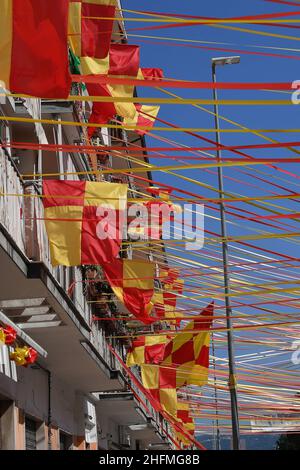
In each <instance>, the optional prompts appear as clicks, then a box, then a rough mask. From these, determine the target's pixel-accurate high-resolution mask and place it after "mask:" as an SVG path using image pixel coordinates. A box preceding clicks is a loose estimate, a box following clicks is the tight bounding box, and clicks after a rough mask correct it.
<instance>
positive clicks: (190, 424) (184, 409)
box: [175, 402, 195, 446]
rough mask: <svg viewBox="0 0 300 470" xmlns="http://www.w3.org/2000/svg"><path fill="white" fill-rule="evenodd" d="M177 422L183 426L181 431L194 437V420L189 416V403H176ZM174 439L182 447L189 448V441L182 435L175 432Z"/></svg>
mask: <svg viewBox="0 0 300 470" xmlns="http://www.w3.org/2000/svg"><path fill="white" fill-rule="evenodd" d="M177 420H178V421H180V423H182V425H183V429H184V430H185V431H186V433H187V434H188V435H190V436H191V437H194V434H195V422H194V418H193V417H192V416H191V409H190V404H189V403H183V402H178V405H177ZM175 434H176V437H177V439H178V441H179V442H181V443H182V444H183V445H184V446H189V445H190V444H191V441H190V440H189V439H188V438H187V436H185V435H184V434H182V433H180V432H178V431H175Z"/></svg>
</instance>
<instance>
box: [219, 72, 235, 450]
mask: <svg viewBox="0 0 300 470" xmlns="http://www.w3.org/2000/svg"><path fill="white" fill-rule="evenodd" d="M212 79H213V83H217V77H216V64H214V63H213V64H212ZM213 96H214V101H215V104H214V113H215V128H216V143H217V146H218V149H217V160H218V162H220V161H221V158H222V156H221V151H220V149H219V147H220V143H221V139H220V126H219V109H218V105H217V100H218V94H217V90H216V88H214V89H213ZM218 183H219V198H220V218H221V233H222V254H223V272H224V290H225V309H226V325H227V329H228V331H227V346H228V365H229V390H230V400H231V420H232V445H233V449H234V450H239V448H240V430H239V415H238V400H237V387H236V385H237V384H236V370H235V357H234V344H233V343H234V338H233V333H232V320H231V317H232V309H231V303H230V281H229V269H228V264H229V263H228V243H227V229H226V211H225V205H224V202H223V199H224V184H223V169H222V167H218Z"/></svg>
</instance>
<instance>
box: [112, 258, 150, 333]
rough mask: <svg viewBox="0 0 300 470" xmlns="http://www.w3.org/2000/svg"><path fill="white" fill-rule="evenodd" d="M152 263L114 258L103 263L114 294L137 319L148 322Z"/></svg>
mask: <svg viewBox="0 0 300 470" xmlns="http://www.w3.org/2000/svg"><path fill="white" fill-rule="evenodd" d="M154 269H155V266H154V263H150V262H147V261H136V260H128V259H124V260H122V259H116V260H114V261H113V262H112V263H105V264H104V265H103V270H104V273H105V276H106V278H107V280H108V282H109V283H110V286H111V288H112V289H113V291H114V293H115V295H116V296H117V297H118V299H119V300H120V301H121V302H122V303H123V304H124V305H125V307H126V308H127V309H128V310H129V312H130V313H132V314H133V315H134V316H135V317H136V318H137V319H138V320H140V321H141V322H143V323H146V324H150V323H153V322H154V321H155V319H153V318H151V317H150V316H149V314H150V312H151V309H152V303H151V299H152V296H153V293H154Z"/></svg>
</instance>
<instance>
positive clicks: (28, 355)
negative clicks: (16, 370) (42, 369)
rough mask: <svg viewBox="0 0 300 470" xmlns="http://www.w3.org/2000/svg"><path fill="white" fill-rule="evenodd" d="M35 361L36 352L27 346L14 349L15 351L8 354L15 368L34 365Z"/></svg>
mask: <svg viewBox="0 0 300 470" xmlns="http://www.w3.org/2000/svg"><path fill="white" fill-rule="evenodd" d="M36 359H37V352H36V350H35V349H34V348H31V347H28V346H24V347H23V348H15V350H14V351H13V352H11V353H10V360H11V361H14V362H15V363H16V365H17V366H24V367H27V366H28V365H29V364H34V363H35V361H36Z"/></svg>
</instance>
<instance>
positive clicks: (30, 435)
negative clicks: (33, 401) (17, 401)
mask: <svg viewBox="0 0 300 470" xmlns="http://www.w3.org/2000/svg"><path fill="white" fill-rule="evenodd" d="M36 431H37V423H36V421H34V420H33V419H31V418H28V416H26V418H25V448H26V450H36Z"/></svg>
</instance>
